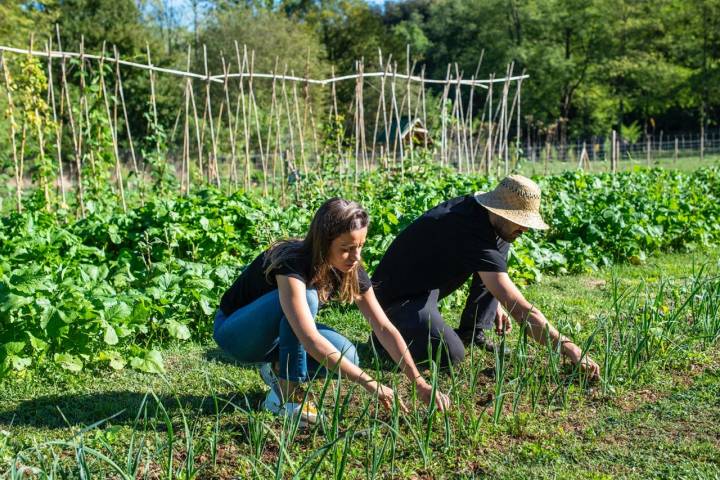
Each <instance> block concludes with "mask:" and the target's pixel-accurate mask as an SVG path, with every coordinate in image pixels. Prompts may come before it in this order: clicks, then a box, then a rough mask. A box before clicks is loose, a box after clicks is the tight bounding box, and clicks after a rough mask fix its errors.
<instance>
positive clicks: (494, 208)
mask: <svg viewBox="0 0 720 480" xmlns="http://www.w3.org/2000/svg"><path fill="white" fill-rule="evenodd" d="M490 193H491V192H488V193H483V192H476V193H475V200H477V202H478V203H479V204H480V205H482V206H483V207H485V208H487V209H488V210H489V211H491V212H493V213H494V214H496V215H498V216H500V217H502V218H504V219H506V220H510V221H511V222H513V223H516V224H518V225H520V226H521V227H525V228H532V229H534V230H547V229H549V228H550V226H549V225H548V224H547V223H545V221H544V220H543V218H542V217H541V216H540V214H539V213H536V212H528V211H527V210H511V209H507V208H502V207H501V206H498V205H494V204H493V197H492V196H490V195H489V194H490Z"/></svg>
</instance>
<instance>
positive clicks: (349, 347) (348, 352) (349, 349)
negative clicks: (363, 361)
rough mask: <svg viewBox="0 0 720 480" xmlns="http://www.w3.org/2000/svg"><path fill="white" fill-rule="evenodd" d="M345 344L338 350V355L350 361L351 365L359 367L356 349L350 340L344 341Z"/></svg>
mask: <svg viewBox="0 0 720 480" xmlns="http://www.w3.org/2000/svg"><path fill="white" fill-rule="evenodd" d="M345 342H346V343H345V344H344V345H343V346H342V348H340V349H339V350H340V354H341V355H342V356H343V358H347V359H348V360H350V361H351V362H352V363H353V365H355V366H360V356H359V355H358V353H357V348H355V345H353V344H352V342H351V341H350V340H345Z"/></svg>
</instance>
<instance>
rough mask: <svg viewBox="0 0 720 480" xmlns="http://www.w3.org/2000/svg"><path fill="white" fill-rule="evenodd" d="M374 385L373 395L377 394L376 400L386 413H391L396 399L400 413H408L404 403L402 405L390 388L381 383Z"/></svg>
mask: <svg viewBox="0 0 720 480" xmlns="http://www.w3.org/2000/svg"><path fill="white" fill-rule="evenodd" d="M376 385H377V387H376V388H375V393H376V394H377V397H378V400H379V401H380V405H382V406H383V407H385V409H386V410H387V411H389V412H392V409H393V405H394V404H395V399H397V402H398V406H399V407H400V411H401V412H402V413H408V411H409V410H408V408H407V407H406V406H405V403H403V401H402V398H400V395H398V394H396V393H395V392H394V391H393V389H392V388H390V387H388V386H386V385H383V384H381V383H378V384H376Z"/></svg>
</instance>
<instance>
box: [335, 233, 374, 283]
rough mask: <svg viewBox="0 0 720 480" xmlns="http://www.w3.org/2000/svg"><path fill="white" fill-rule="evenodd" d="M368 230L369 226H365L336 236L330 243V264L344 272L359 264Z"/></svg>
mask: <svg viewBox="0 0 720 480" xmlns="http://www.w3.org/2000/svg"><path fill="white" fill-rule="evenodd" d="M367 230H368V229H367V227H364V228H361V229H358V230H353V231H351V232H347V233H343V234H342V235H340V236H339V237H336V238H335V239H334V240H333V241H332V243H331V244H330V265H332V266H333V267H335V268H337V269H338V270H340V271H341V272H343V273H347V272H349V271H350V270H351V269H353V268H355V267H356V266H358V265H359V263H360V252H361V251H362V247H363V245H365V237H367Z"/></svg>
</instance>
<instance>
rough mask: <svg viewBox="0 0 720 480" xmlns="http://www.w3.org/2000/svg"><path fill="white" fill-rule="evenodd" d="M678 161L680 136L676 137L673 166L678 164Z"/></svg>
mask: <svg viewBox="0 0 720 480" xmlns="http://www.w3.org/2000/svg"><path fill="white" fill-rule="evenodd" d="M677 161H678V138H677V137H675V155H674V156H673V166H675V164H677Z"/></svg>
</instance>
